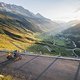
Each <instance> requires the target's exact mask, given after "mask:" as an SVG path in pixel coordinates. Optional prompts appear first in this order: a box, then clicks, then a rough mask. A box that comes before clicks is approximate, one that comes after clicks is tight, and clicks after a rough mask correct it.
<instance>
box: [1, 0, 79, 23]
mask: <svg viewBox="0 0 80 80" xmlns="http://www.w3.org/2000/svg"><path fill="white" fill-rule="evenodd" d="M0 2H5V3H8V4H15V5H19V6H22V7H24V8H25V9H28V10H29V11H31V12H33V13H34V14H36V13H40V14H41V15H43V16H44V17H47V18H49V19H51V20H56V21H65V22H67V21H71V20H80V15H79V14H80V0H22V1H20V0H8V1H7V0H0Z"/></svg>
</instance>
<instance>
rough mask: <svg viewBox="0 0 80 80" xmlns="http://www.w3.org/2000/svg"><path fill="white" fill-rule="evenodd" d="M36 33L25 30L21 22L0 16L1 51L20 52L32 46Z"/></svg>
mask: <svg viewBox="0 0 80 80" xmlns="http://www.w3.org/2000/svg"><path fill="white" fill-rule="evenodd" d="M35 41H36V39H35V38H34V33H33V32H32V31H30V30H28V29H27V28H24V27H23V26H22V25H21V24H20V21H18V20H16V19H14V18H12V17H9V16H5V15H2V14H0V50H5V49H6V50H15V49H17V50H20V48H21V49H26V48H27V47H28V46H29V45H32V44H33V43H34V42H35Z"/></svg>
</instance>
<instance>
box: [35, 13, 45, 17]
mask: <svg viewBox="0 0 80 80" xmlns="http://www.w3.org/2000/svg"><path fill="white" fill-rule="evenodd" d="M36 17H37V18H45V17H43V16H42V15H41V14H40V13H37V14H36Z"/></svg>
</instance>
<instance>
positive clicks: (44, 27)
mask: <svg viewBox="0 0 80 80" xmlns="http://www.w3.org/2000/svg"><path fill="white" fill-rule="evenodd" d="M0 11H1V12H3V13H4V14H6V15H9V16H11V17H12V16H13V17H15V18H16V19H18V20H20V21H23V19H24V20H25V21H24V23H25V24H27V22H28V23H30V24H31V25H32V26H33V27H31V26H29V29H30V30H32V31H34V32H42V31H44V32H46V31H49V30H52V29H55V28H56V27H59V24H58V23H56V22H53V21H51V20H50V19H47V18H45V17H43V16H42V15H41V14H40V13H37V14H36V15H35V14H33V13H32V12H30V11H29V10H27V9H24V8H23V7H21V6H16V5H11V4H6V3H3V2H1V3H0Z"/></svg>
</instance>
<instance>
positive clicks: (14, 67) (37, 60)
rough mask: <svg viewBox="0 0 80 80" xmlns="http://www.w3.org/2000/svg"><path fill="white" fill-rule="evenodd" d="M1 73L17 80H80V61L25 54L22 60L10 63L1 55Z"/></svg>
mask: <svg viewBox="0 0 80 80" xmlns="http://www.w3.org/2000/svg"><path fill="white" fill-rule="evenodd" d="M0 73H1V74H9V75H12V76H13V77H14V79H15V80H80V60H79V59H72V58H71V59H70V58H64V57H61V58H60V57H59V56H56V57H50V56H39V55H27V54H24V55H22V60H18V61H8V60H7V59H6V55H5V54H4V53H0Z"/></svg>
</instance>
